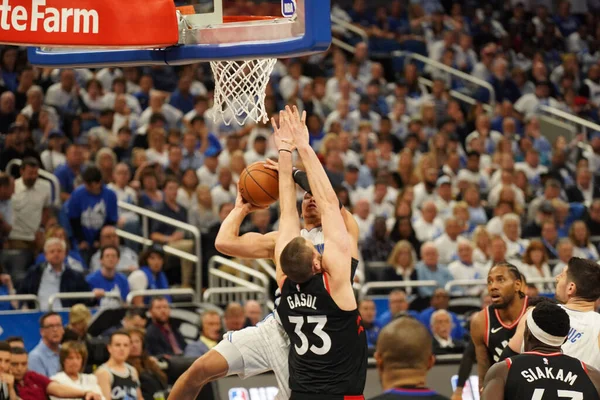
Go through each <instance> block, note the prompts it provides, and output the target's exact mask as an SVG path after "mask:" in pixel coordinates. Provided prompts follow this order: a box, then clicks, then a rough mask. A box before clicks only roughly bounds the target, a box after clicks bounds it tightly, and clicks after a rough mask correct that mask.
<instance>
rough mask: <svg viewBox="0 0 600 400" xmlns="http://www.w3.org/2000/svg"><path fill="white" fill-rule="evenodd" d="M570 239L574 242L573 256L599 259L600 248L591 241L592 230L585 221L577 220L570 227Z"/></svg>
mask: <svg viewBox="0 0 600 400" xmlns="http://www.w3.org/2000/svg"><path fill="white" fill-rule="evenodd" d="M569 239H571V241H572V242H573V245H574V249H573V257H579V258H583V259H586V260H594V261H596V260H598V258H599V257H598V249H597V248H596V246H595V245H594V244H593V243H592V242H591V241H590V232H589V230H588V228H587V226H586V225H585V222H583V221H575V222H574V223H573V225H571V229H569Z"/></svg>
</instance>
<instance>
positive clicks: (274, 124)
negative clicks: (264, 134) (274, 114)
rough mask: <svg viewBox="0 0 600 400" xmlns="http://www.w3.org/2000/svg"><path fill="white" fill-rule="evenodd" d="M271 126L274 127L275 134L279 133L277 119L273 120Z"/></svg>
mask: <svg viewBox="0 0 600 400" xmlns="http://www.w3.org/2000/svg"><path fill="white" fill-rule="evenodd" d="M271 125H272V126H273V130H274V131H275V132H278V131H279V128H277V122H276V121H275V118H271Z"/></svg>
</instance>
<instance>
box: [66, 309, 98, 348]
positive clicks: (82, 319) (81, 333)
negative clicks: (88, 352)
mask: <svg viewBox="0 0 600 400" xmlns="http://www.w3.org/2000/svg"><path fill="white" fill-rule="evenodd" d="M91 320H92V313H91V312H90V310H89V309H88V308H87V307H86V306H85V304H75V305H74V306H73V307H71V310H70V311H69V324H68V325H67V326H66V328H65V334H64V335H63V338H62V341H63V343H64V342H70V341H75V342H81V341H87V340H88V339H89V338H91V336H89V335H88V326H89V325H90V321H91Z"/></svg>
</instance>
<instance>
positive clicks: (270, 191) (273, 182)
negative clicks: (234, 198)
mask: <svg viewBox="0 0 600 400" xmlns="http://www.w3.org/2000/svg"><path fill="white" fill-rule="evenodd" d="M238 189H239V191H240V194H241V195H242V197H243V198H244V200H246V201H247V202H248V203H250V204H254V205H255V206H260V207H265V206H268V205H271V204H273V203H274V202H275V201H277V199H278V198H279V175H278V174H277V171H273V170H272V169H267V168H265V167H264V162H263V161H257V162H255V163H254V164H251V165H249V166H248V167H246V169H244V170H243V171H242V173H241V174H240V181H239V183H238Z"/></svg>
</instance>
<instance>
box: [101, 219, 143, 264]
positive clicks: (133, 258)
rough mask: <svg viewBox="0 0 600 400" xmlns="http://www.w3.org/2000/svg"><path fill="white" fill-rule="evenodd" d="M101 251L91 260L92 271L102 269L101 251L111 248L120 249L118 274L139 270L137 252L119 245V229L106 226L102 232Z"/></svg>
mask: <svg viewBox="0 0 600 400" xmlns="http://www.w3.org/2000/svg"><path fill="white" fill-rule="evenodd" d="M98 245H99V247H100V250H98V251H96V252H95V253H94V255H93V256H92V258H91V260H90V270H91V271H92V272H94V271H98V270H99V269H100V268H101V261H100V255H101V249H102V248H103V247H107V246H111V247H116V248H117V249H119V264H117V272H121V273H130V272H133V271H136V270H137V269H138V268H139V262H138V256H137V254H136V253H135V251H133V250H131V249H130V248H129V247H127V246H123V245H121V244H119V236H118V235H117V228H115V227H114V226H112V225H106V226H104V227H103V228H102V229H101V230H100V241H99V242H98Z"/></svg>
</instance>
